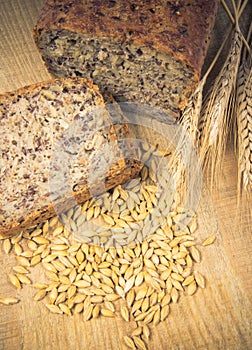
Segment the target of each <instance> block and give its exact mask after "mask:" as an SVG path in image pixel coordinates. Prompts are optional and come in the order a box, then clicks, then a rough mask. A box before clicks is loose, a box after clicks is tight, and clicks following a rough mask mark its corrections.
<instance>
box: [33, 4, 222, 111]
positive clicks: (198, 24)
mask: <svg viewBox="0 0 252 350" xmlns="http://www.w3.org/2000/svg"><path fill="white" fill-rule="evenodd" d="M218 3H219V1H218V0H212V1H209V0H197V1H195V0H187V1H185V0H181V1H166V0H158V1H157V0H149V1H141V2H137V1H124V0H116V1H93V0H87V1H79V0H71V1H69V0H61V1H58V2H56V1H51V0H46V1H45V3H44V5H43V7H42V10H41V14H40V16H39V18H38V22H37V26H36V28H35V40H36V43H37V45H38V47H39V49H40V50H41V52H42V56H43V59H44V60H45V62H46V64H47V66H48V68H49V70H50V71H51V72H52V73H53V74H54V75H56V76H60V77H63V76H82V77H90V78H92V79H93V80H94V82H95V83H96V84H98V86H99V88H100V90H101V91H102V92H103V91H108V92H110V93H112V94H113V95H114V96H115V98H116V100H117V101H131V102H140V103H148V104H150V105H152V106H158V107H160V108H165V109H166V110H167V112H170V114H172V115H174V116H177V115H178V113H179V110H180V109H182V108H184V107H185V104H186V101H187V98H188V96H189V95H190V93H191V92H192V91H193V89H194V88H195V85H196V84H197V82H198V81H199V77H200V73H201V68H202V65H203V62H204V58H205V55H206V51H207V47H208V43H209V40H210V33H211V31H212V28H213V24H214V21H215V15H216V11H217V5H218Z"/></svg>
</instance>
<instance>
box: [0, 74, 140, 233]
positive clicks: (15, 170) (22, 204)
mask: <svg viewBox="0 0 252 350" xmlns="http://www.w3.org/2000/svg"><path fill="white" fill-rule="evenodd" d="M0 120H1V129H0V137H1V143H0V154H1V160H0V165H1V166H0V233H1V234H8V235H11V234H14V233H18V232H20V231H21V230H24V229H27V228H29V227H31V226H33V225H35V224H36V223H38V222H42V221H43V220H45V219H47V218H49V217H51V216H52V215H54V214H55V209H56V211H57V213H59V212H62V211H65V210H67V209H68V208H70V207H71V206H73V205H74V204H76V201H77V202H83V201H85V200H87V199H88V198H90V197H91V196H92V194H93V193H94V192H93V191H94V190H95V191H96V193H99V192H102V191H103V190H104V188H105V189H106V190H107V189H110V188H112V187H114V186H116V185H117V184H120V183H123V182H125V181H127V180H128V179H129V178H131V177H134V176H135V175H137V174H138V172H139V171H140V169H141V164H140V162H139V161H137V160H135V159H131V160H128V159H127V160H126V161H125V159H124V157H123V156H122V152H121V150H120V148H119V146H118V144H117V137H116V134H115V128H114V126H113V125H111V119H110V115H109V113H108V111H107V110H106V109H105V104H104V101H103V98H102V96H101V94H100V93H99V91H98V88H97V86H96V85H93V83H92V81H91V80H85V79H82V78H73V79H70V78H69V79H55V80H51V81H49V82H43V83H39V84H36V85H32V86H29V87H25V88H22V89H19V90H18V91H15V92H11V93H6V94H4V95H1V96H0ZM73 126H74V127H73ZM82 131H83V132H82ZM62 141H63V142H62ZM57 142H58V144H59V146H60V148H59V147H58V148H57ZM62 149H63V151H64V152H63V153H62ZM104 149H105V150H107V151H106V152H105V151H104ZM112 150H113V151H112ZM60 156H63V159H62V158H60ZM114 156H116V157H117V158H116V159H115V158H114ZM57 157H58V158H57ZM65 158H67V162H66V163H64V162H65V161H66V159H65ZM58 159H60V160H62V163H59V162H58ZM91 164H93V168H92V170H93V172H91V173H90V169H88V168H89V167H90V165H91ZM107 164H112V165H111V166H110V167H109V168H108V169H106V165H107ZM104 168H105V169H106V170H107V171H106V177H105V180H104V181H102V176H103V175H104V174H103V172H104ZM65 173H66V174H68V173H69V175H68V176H69V183H67V186H66V188H64V186H65V180H68V176H65ZM64 176H65V177H64ZM90 177H91V179H95V181H93V182H92V181H91V183H90V181H89V180H90ZM104 183H105V185H104Z"/></svg>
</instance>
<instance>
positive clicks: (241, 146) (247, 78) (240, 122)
mask: <svg viewBox="0 0 252 350" xmlns="http://www.w3.org/2000/svg"><path fill="white" fill-rule="evenodd" d="M237 126H238V169H239V174H238V183H239V188H240V190H241V188H243V189H244V190H245V191H248V192H251V191H252V68H251V65H250V66H249V64H248V63H247V62H245V63H243V64H242V65H241V67H240V69H239V76H238V87H237Z"/></svg>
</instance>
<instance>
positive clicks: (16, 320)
mask: <svg viewBox="0 0 252 350" xmlns="http://www.w3.org/2000/svg"><path fill="white" fill-rule="evenodd" d="M40 6H41V1H40V0H36V1H35V0H10V1H7V0H2V1H1V2H0V33H1V37H0V92H5V91H10V90H14V89H16V88H18V87H20V86H24V85H28V84H31V83H35V82H37V81H41V80H45V79H47V78H49V74H48V72H47V71H46V69H45V67H44V65H43V62H42V60H41V57H40V55H39V52H38V51H37V49H36V47H35V44H34V42H33V39H32V28H33V26H34V23H35V21H36V16H37V13H38V11H39V8H40ZM236 171H237V169H236V160H235V157H234V152H233V151H232V148H231V147H230V148H229V150H228V152H227V156H226V159H225V163H224V167H223V173H222V175H221V178H220V185H219V189H218V191H214V192H213V193H212V194H210V193H209V191H208V190H207V189H205V188H204V189H203V192H202V199H201V203H200V206H199V209H198V216H199V221H200V227H199V231H198V233H197V237H198V240H199V241H201V240H202V239H204V238H205V237H207V236H208V235H210V234H213V233H217V240H216V243H215V244H214V245H211V246H209V247H206V248H204V249H202V250H201V252H202V262H201V263H200V264H198V265H197V266H196V268H197V270H198V271H200V272H202V273H203V274H204V275H205V276H206V278H207V285H206V289H204V290H199V291H198V292H197V293H196V294H195V295H194V296H193V297H188V296H182V297H181V299H180V301H179V303H178V304H176V305H172V307H171V314H170V316H169V317H168V319H167V320H166V321H165V322H163V323H161V324H159V325H158V326H157V327H156V328H155V329H154V330H153V333H152V337H151V341H150V343H149V348H150V349H151V350H152V349H153V350H154V349H155V350H166V349H174V350H175V349H179V350H193V349H202V350H203V349H204V350H205V349H211V350H215V349H216V350H217V349H228V350H232V349H237V350H238V349H239V350H241V349H242V350H245V349H251V348H252V334H251V329H252V327H251V323H252V322H251V321H252V307H251V298H252V283H251V282H252V267H251V266H252V264H251V255H252V242H251V223H252V222H251V211H250V209H249V206H248V208H247V210H246V208H245V205H244V207H243V209H242V215H241V217H240V218H239V220H236V218H237V210H236V180H237V179H236ZM250 204H251V203H250ZM0 263H1V267H2V268H1V275H0V276H1V279H0V296H3V295H4V296H13V295H17V296H18V297H19V298H20V299H21V302H20V303H19V304H17V305H14V306H11V307H7V306H0V350H12V349H15V350H18V349H24V350H31V349H32V350H34V349H41V350H47V349H48V350H49V349H50V350H51V349H60V350H65V349H68V350H78V349H81V350H84V349H85V350H86V349H87V350H91V349H107V350H114V349H124V348H125V346H124V345H123V344H122V337H123V335H125V334H128V333H130V331H131V330H132V329H133V324H130V323H129V324H126V323H125V322H124V321H122V320H121V318H120V317H116V318H115V319H107V318H106V319H105V318H99V319H97V320H92V321H89V322H83V320H82V317H81V316H80V315H75V316H72V317H68V316H62V315H53V314H51V313H49V312H48V310H47V309H46V308H45V306H44V305H43V301H42V302H35V301H33V294H34V290H33V289H32V288H29V287H24V288H23V289H22V290H21V291H18V292H16V290H15V289H14V287H12V286H11V285H10V284H9V283H8V281H7V274H8V273H10V270H11V266H13V263H14V257H13V256H12V255H10V256H6V255H5V254H4V253H1V255H0ZM39 275H40V268H39V267H36V268H34V271H33V273H32V279H33V280H38V278H39Z"/></svg>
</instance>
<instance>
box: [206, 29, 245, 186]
mask: <svg viewBox="0 0 252 350" xmlns="http://www.w3.org/2000/svg"><path fill="white" fill-rule="evenodd" d="M241 49H242V35H241V32H240V29H239V26H238V24H236V27H235V29H234V32H233V36H232V42H231V46H230V49H229V53H228V56H227V58H226V60H225V62H224V65H223V67H222V69H221V71H220V73H219V74H218V76H217V78H216V80H215V82H214V84H213V86H212V88H211V89H210V91H209V93H208V94H207V96H206V98H205V99H204V101H203V108H202V113H201V121H200V125H201V129H202V133H201V140H200V156H201V159H202V162H203V167H204V168H207V167H209V169H210V171H211V176H210V179H211V180H213V179H214V176H215V174H216V171H219V170H220V169H221V165H222V160H223V155H224V153H225V148H226V142H227V135H228V128H229V125H230V114H231V110H232V103H233V96H234V92H235V82H236V76H237V72H238V67H239V62H240V55H241Z"/></svg>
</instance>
